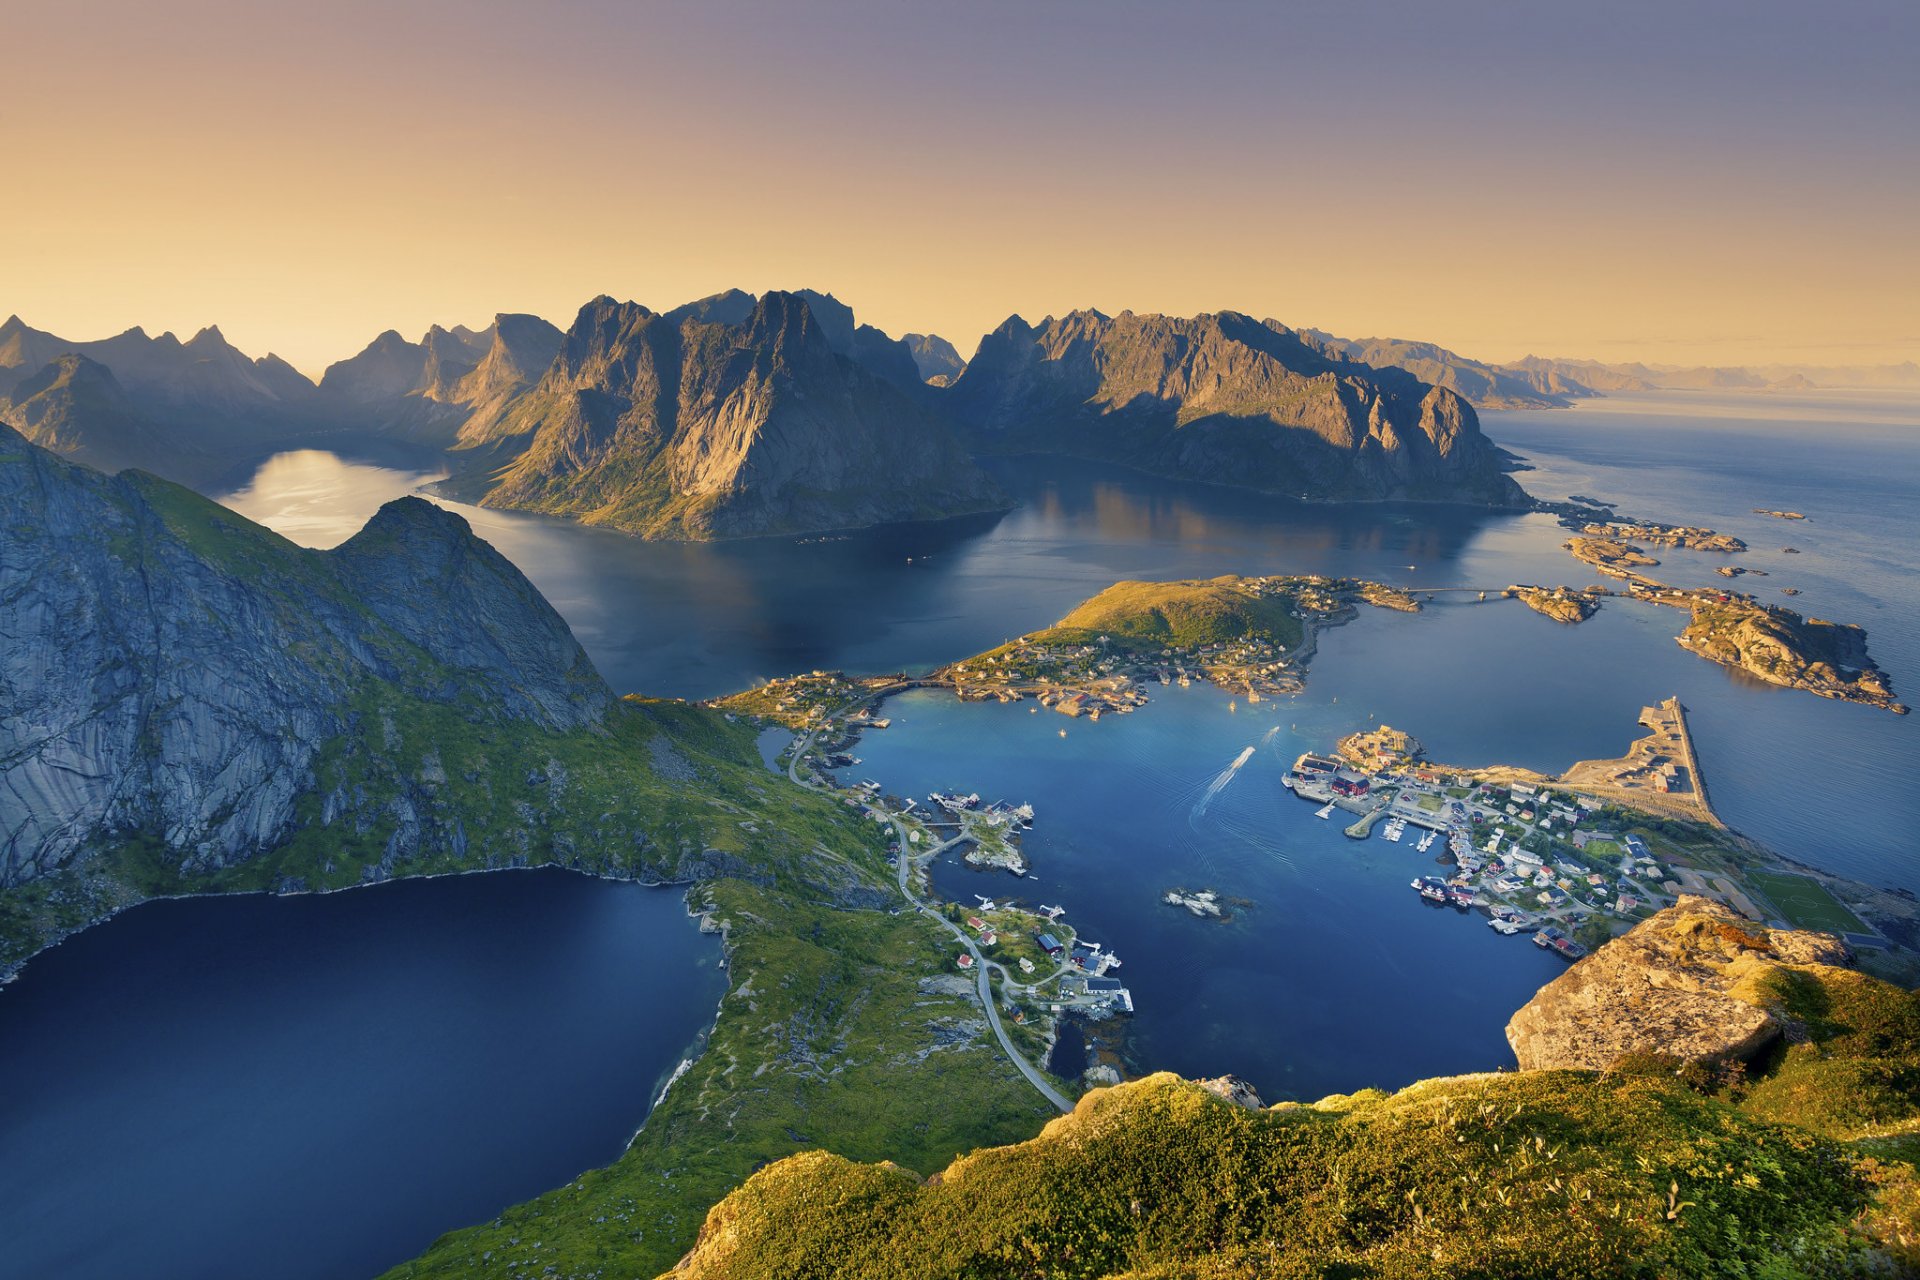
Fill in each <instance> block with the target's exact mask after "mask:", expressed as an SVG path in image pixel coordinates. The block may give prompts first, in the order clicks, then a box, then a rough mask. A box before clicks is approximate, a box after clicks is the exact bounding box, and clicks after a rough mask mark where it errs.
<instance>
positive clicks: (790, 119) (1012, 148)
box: [0, 0, 1920, 372]
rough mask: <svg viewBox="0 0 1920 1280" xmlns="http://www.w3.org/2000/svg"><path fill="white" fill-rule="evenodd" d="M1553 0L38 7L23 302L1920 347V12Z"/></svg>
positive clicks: (265, 337)
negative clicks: (807, 302) (823, 308)
mask: <svg viewBox="0 0 1920 1280" xmlns="http://www.w3.org/2000/svg"><path fill="white" fill-rule="evenodd" d="M1539 8H1542V9H1547V10H1557V9H1565V10H1566V12H1537V11H1535V10H1534V9H1530V8H1529V7H1527V6H1521V5H1511V4H1496V3H1491V2H1488V3H1483V4H1475V3H1460V4H1457V5H1446V6H1433V5H1425V4H1421V5H1411V4H1410V5H1405V6H1398V7H1396V6H1393V5H1385V4H1376V5H1368V4H1358V3H1356V4H1351V5H1322V4H1293V5H1240V4H1232V3H1221V4H1214V5H1205V6H1179V7H1173V6H1160V7H1155V6H1138V7H1136V6H1132V5H1129V4H1126V3H1123V2H1120V0H1115V2H1113V3H1107V4H1100V5H1086V6H1081V5H1074V4H1056V5H1047V6H1029V5H1012V4H1009V5H1005V6H1001V5H996V4H989V5H985V6H982V7H980V8H977V9H970V10H968V11H967V12H966V16H964V17H963V16H962V11H961V10H960V9H959V8H958V7H955V6H924V7H922V6H916V5H906V4H884V5H882V4H878V3H875V4H871V5H868V4H840V5H830V6H829V5H817V6H802V5H799V4H787V5H779V6H766V7H762V6H755V5H748V4H718V3H704V4H686V5H681V4H657V5H643V4H634V3H618V2H616V0H569V2H567V3H557V4H551V5H541V6H534V5H509V4H503V3H492V2H489V0H464V2H461V3H454V2H453V0H435V2H425V0H417V2H406V0H396V2H394V3H386V4H375V3H366V2H362V0H354V2H352V3H333V4H326V5H321V4H317V3H312V4H278V5H276V4H265V3H238V2H237V0H171V2H170V3H168V4H165V5H154V4H150V3H146V2H144V0H142V2H140V3H135V2H133V0H111V2H109V0H68V2H66V3H62V4H59V5H54V4H50V3H41V4H26V3H16V4H10V5H6V6H4V7H0V43H3V44H4V47H6V48H7V49H8V50H9V51H10V56H9V66H10V82H9V84H8V85H7V87H6V89H5V98H4V103H3V104H0V138H3V139H4V142H5V146H4V151H3V154H4V155H5V156H6V159H7V173H8V181H7V183H6V184H5V191H4V194H0V315H4V314H5V313H6V312H8V311H14V312H18V313H19V314H20V315H21V316H22V317H23V318H24V319H26V320H27V321H28V322H30V323H32V324H35V325H37V326H39V327H41V328H46V329H51V330H53V331H55V332H58V333H61V334H63V335H65V336H68V337H74V338H91V337H99V336H104V335H105V334H107V333H110V332H115V331H118V330H119V329H122V328H125V327H127V326H129V325H132V324H141V325H144V326H145V327H146V328H147V329H148V330H149V331H151V332H158V331H160V330H162V329H168V328H171V329H174V330H176V331H179V332H181V333H182V335H183V336H184V335H185V334H187V333H190V332H191V331H193V330H194V329H197V328H198V327H200V326H201V325H204V324H209V323H218V324H219V325H220V326H221V327H222V329H223V330H224V331H225V333H226V334H227V336H228V337H229V338H230V339H232V340H233V341H234V342H235V343H237V344H238V345H240V346H241V347H242V348H244V349H246V350H248V351H250V352H253V353H255V354H259V353H263V352H265V351H268V350H272V351H276V352H279V353H280V354H282V355H284V356H286V357H287V358H289V359H291V360H293V361H294V363H296V364H298V365H300V366H301V367H302V368H305V369H307V370H309V371H314V372H317V371H318V370H319V368H321V367H322V366H324V365H325V364H326V363H327V362H329V361H331V360H334V359H338V358H341V357H342V356H345V355H348V354H351V353H352V352H353V351H355V350H357V349H358V348H359V347H360V346H362V345H364V344H365V342H366V341H367V340H368V339H369V338H371V337H372V336H373V334H374V333H376V332H378V331H379V330H381V329H384V328H388V327H395V328H398V329H400V330H401V331H402V332H403V333H406V334H408V335H409V336H417V334H418V333H419V332H420V331H421V330H423V329H425V327H426V326H427V325H428V324H429V323H432V322H436V321H438V322H441V323H446V324H452V323H455V322H464V323H468V324H481V323H484V322H485V321H486V320H487V319H488V318H489V317H490V316H491V315H492V313H494V312H495V311H501V310H518V311H533V312H536V313H539V314H541V315H545V316H547V317H548V318H550V319H553V320H555V321H556V322H559V323H562V324H565V323H566V322H567V321H568V320H570V319H571V318H572V315H573V313H574V311H575V310H576V309H577V308H578V306H579V305H580V304H581V303H582V302H584V301H585V300H586V299H587V298H589V297H590V296H592V295H594V294H597V293H602V292H606V293H612V294H615V295H617V296H621V297H631V298H635V299H638V300H640V301H642V302H645V303H648V304H649V305H652V306H656V307H666V306H671V305H673V304H675V303H678V302H681V301H684V300H686V299H688V298H691V297H695V296H698V295H701V294H705V293H710V292H714V291H716V290H719V289H722V288H726V287H731V286H738V287H742V288H747V289H751V290H755V291H758V290H762V289H766V288H770V287H799V286H809V287H813V288H819V289H824V290H830V291H832V292H834V293H835V294H837V295H838V296H840V297H841V298H843V299H845V300H847V301H848V302H850V303H852V304H853V305H854V306H855V307H856V308H857V310H858V311H859V313H860V315H861V318H862V319H864V320H867V321H869V322H871V323H874V324H878V325H880V326H881V327H883V328H886V329H888V330H889V331H891V332H894V333H896V334H897V333H900V332H904V331H907V330H916V329H917V330H933V331H936V332H940V333H943V334H945V335H946V336H948V337H949V338H951V339H953V340H954V342H955V343H956V345H958V346H960V347H961V349H962V351H963V353H970V351H971V349H972V346H973V343H974V341H975V340H977V338H978V336H979V334H980V333H981V332H983V331H984V330H986V329H989V328H991V327H993V326H995V325H997V324H998V323H999V322H1000V321H1001V320H1003V319H1004V318H1005V317H1006V316H1007V315H1008V314H1009V313H1010V312H1014V311H1018V312H1020V313H1022V314H1024V315H1026V316H1028V317H1029V318H1033V319H1037V318H1039V317H1040V316H1042V315H1045V314H1048V313H1058V312H1061V311H1065V310H1069V309H1071V308H1073V307H1076V306H1096V307H1099V308H1101V309H1103V310H1109V311H1117V310H1121V309H1124V308H1129V307H1130V308H1132V309H1134V310H1137V311H1168V312H1176V313H1192V312H1195V311H1200V310H1215V309H1221V308H1232V309H1236V310H1242V311H1247V312H1250V313H1253V314H1255V315H1260V316H1267V315H1271V316H1275V317H1278V318H1279V319H1281V320H1284V321H1286V322H1288V323H1290V324H1295V325H1314V326H1319V327H1323V328H1327V329H1331V330H1333V331H1335V332H1339V333H1342V334H1346V335H1349V336H1362V335H1372V334H1382V335H1392V336H1400V337H1417V338H1425V339H1431V340H1434V341H1439V342H1442V343H1445V344H1446V345H1449V346H1452V347H1454V348H1456V349H1458V350H1461V351H1463V352H1465V353H1467V354H1469V355H1475V356H1480V357H1483V358H1488V359H1509V358H1513V357H1517V356H1519V355H1521V354H1524V353H1526V352H1529V351H1534V352H1541V353H1551V354H1556V355H1571V356H1596V357H1600V358H1604V359H1645V360H1650V361H1668V362H1694V361H1715V362H1723V363H1731V362H1760V361H1766V360H1775V359H1779V360H1798V361H1809V362H1830V363H1850V362H1868V361H1874V362H1877V361H1883V360H1902V359H1914V358H1920V234H1917V232H1916V229H1920V90H1917V89H1916V88H1915V84H1916V82H1920V78H1917V77H1914V76H1913V75H1912V74H1911V68H1910V66H1908V65H1907V61H1906V60H1907V59H1908V58H1910V57H1911V54H1912V51H1913V50H1914V49H1915V48H1920V39H1916V37H1920V20H1917V19H1916V17H1915V9H1916V7H1915V6H1911V5H1896V4H1871V3H1863V4H1857V5H1844V4H1843V5H1839V6H1837V7H1836V6H1825V7H1822V8H1821V10H1820V11H1819V13H1817V14H1816V13H1814V12H1813V11H1812V10H1811V9H1808V10H1807V12H1806V13H1802V12H1801V11H1800V9H1801V7H1797V6H1788V5H1781V6H1779V7H1778V9H1775V8H1774V7H1772V6H1770V5H1767V4H1758V3H1756V4H1744V5H1738V6H1725V5H1722V6H1686V5H1681V6H1677V7H1676V6H1674V5H1663V6H1649V7H1647V8H1646V9H1644V10H1638V9H1636V8H1635V6H1634V5H1631V4H1622V5H1614V6H1593V7H1592V8H1600V9H1604V10H1605V12H1602V13H1597V14H1589V13H1575V12H1574V8H1575V7H1574V6H1542V7H1539ZM1580 8H1581V9H1583V10H1584V9H1586V8H1589V6H1581V7H1580ZM1443 10H1444V12H1441V11H1443Z"/></svg>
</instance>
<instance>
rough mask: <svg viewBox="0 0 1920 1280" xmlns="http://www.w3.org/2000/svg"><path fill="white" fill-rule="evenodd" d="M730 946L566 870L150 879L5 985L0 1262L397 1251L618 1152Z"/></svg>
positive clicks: (338, 1264) (175, 1263) (150, 1271)
mask: <svg viewBox="0 0 1920 1280" xmlns="http://www.w3.org/2000/svg"><path fill="white" fill-rule="evenodd" d="M720 955H721V951H720V946H719V942H718V940H717V939H715V938H712V937H708V936H703V935H702V934H701V933H700V932H699V931H698V929H697V928H696V927H695V926H694V923H693V921H692V920H690V919H689V918H688V916H687V913H686V905H685V900H684V896H683V894H682V893H680V892H678V891H673V890H666V889H648V888H644V887H642V886H639V885H633V884H614V883H609V882H604V881H595V880H589V879H586V878H585V877H581V876H577V875H572V874H569V873H566V872H560V871H515V872H494V873H489V874H486V875H475V876H457V877H451V878H446V879H440V880H431V881H403V882H398V883H393V884H386V885H380V886H376V887H373V888H368V889H355V890H351V891H348V892H344V893H336V894H327V895H315V896H309V897H293V898H270V897H263V896H247V897H229V898H198V899H183V900H175V901H166V902H154V903H148V904H146V905H143V906H139V907H135V908H133V909H132V910H130V911H127V912H125V913H124V914H122V915H121V916H119V917H118V918H116V919H115V920H113V921H112V922H111V923H109V924H107V925H103V926H101V927H98V928H94V929H90V930H88V931H86V932H84V933H81V934H79V935H77V936H76V937H74V938H71V939H69V940H68V941H66V942H65V943H62V944H61V945H60V946H58V947H56V948H54V949H53V950H51V951H49V952H47V953H45V954H44V955H41V956H39V957H38V958H36V959H35V960H34V961H33V962H32V963H31V964H29V965H28V966H27V968H26V969H25V970H24V972H23V973H22V974H21V976H20V978H19V979H18V981H16V982H15V983H14V984H12V985H11V986H9V987H7V988H6V989H5V991H4V993H0V1241H3V1242H4V1243H3V1244H0V1276H5V1277H10V1278H11V1277H18V1278H19V1280H48V1278H49V1277H55V1276H58V1277H60V1278H61V1280H92V1278H95V1277H98V1278H100V1280H108V1278H112V1280H121V1278H123V1277H128V1276H139V1277H142V1280H171V1278H174V1277H177V1278H178V1280H225V1278H226V1277H232V1280H257V1278H258V1277H262V1276H272V1277H275V1280H304V1278H308V1277H310V1278H311V1280H339V1278H340V1277H352V1276H370V1275H373V1274H375V1273H377V1272H379V1271H382V1270H384V1269H386V1268H387V1267H390V1266H394V1265H396V1264H398V1263H400V1262H403V1261H405V1260H406V1259H408V1258H410V1257H412V1256H414V1255H415V1254H417V1253H419V1252H420V1251H421V1250H423V1249H424V1248H425V1247H426V1246H427V1245H428V1244H430V1243H431V1242H432V1241H433V1240H434V1239H435V1238H436V1237H437V1236H439V1235H440V1234H442V1233H443V1232H446V1231H450V1230H453V1229H455V1228H457V1227H463V1226H468V1225H471V1224H472V1223H475V1222H480V1221H483V1220H485V1219H487V1218H490V1217H492V1216H493V1215H494V1214H495V1213H497V1212H499V1211H500V1210H501V1209H503V1208H505V1207H506V1206H508V1205H511V1204H515V1203H517V1202H519V1201H522V1200H526V1199H528V1198H530V1197H532V1196H534V1195H537V1194H539V1193H540V1192H542V1191H545V1190H548V1189H550V1188H552V1187H555V1186H558V1185H560V1184H561V1183H563V1182H566V1181H568V1180H569V1179H571V1178H573V1177H574V1176H575V1175H577V1174H579V1173H581V1172H582V1171H584V1170H586V1169H590V1168H593V1167H595V1166H597V1165H603V1164H607V1163H609V1162H610V1161H612V1160H613V1159H615V1158H616V1157H618V1156H619V1154H620V1153H621V1151H622V1150H623V1149H624V1148H625V1146H626V1143H627V1141H628V1139H629V1138H630V1137H631V1136H632V1134H633V1132H634V1131H635V1130H636V1129H637V1128H638V1127H639V1126H640V1124H641V1122H642V1121H643V1120H645V1119H646V1115H647V1112H648V1110H649V1109H650V1103H651V1100H652V1099H653V1098H654V1097H656V1096H657V1095H658V1093H659V1091H660V1089H661V1087H662V1085H663V1084H664V1083H665V1081H666V1079H667V1077H668V1076H669V1074H670V1073H671V1072H672V1071H673V1069H674V1067H675V1066H676V1065H677V1064H678V1063H679V1062H680V1060H681V1058H682V1056H683V1055H685V1054H688V1053H691V1052H693V1051H694V1048H695V1046H696V1043H697V1041H698V1039H699V1037H700V1036H701V1035H702V1032H703V1029H704V1028H705V1027H706V1026H707V1025H708V1024H710V1023H711V1021H712V1019H713V1016H714V1011H715V1009H716V1007H717V1006H718V1004H719V1001H720V997H721V995H722V994H723V993H724V991H725V989H726V984H725V971H724V970H722V969H721V968H719V967H718V964H717V962H718V961H719V959H720ZM669 977H670V980H667V979H668V978H669Z"/></svg>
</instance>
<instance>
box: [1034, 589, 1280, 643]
mask: <svg viewBox="0 0 1920 1280" xmlns="http://www.w3.org/2000/svg"><path fill="white" fill-rule="evenodd" d="M1098 635H1106V636H1110V637H1112V638H1114V639H1116V640H1120V641H1123V642H1131V643H1133V644H1135V645H1139V644H1148V645H1157V646H1160V647H1162V648H1176V649H1179V648H1197V647H1199V646H1201V645H1207V644H1218V643H1221V642H1223V641H1229V640H1239V639H1258V640H1268V641H1271V642H1272V643H1274V644H1278V645H1285V646H1286V647H1287V648H1288V649H1292V648H1293V647H1294V646H1296V645H1298V644H1299V643H1300V639H1301V635H1302V629H1301V625H1300V620H1299V619H1298V618H1296V617H1294V616H1293V599H1292V597H1291V595H1287V594H1278V595H1268V596H1262V595H1257V594H1255V593H1254V592H1253V591H1252V590H1250V589H1249V588H1248V586H1247V585H1246V584H1245V582H1244V580H1243V579H1240V578H1236V577H1232V576H1226V577H1219V578H1213V579H1209V580H1207V581H1190V582H1132V581H1128V582H1117V583H1115V584H1114V585H1113V586H1111V587H1108V588H1107V589H1106V590H1105V591H1102V592H1101V593H1100V594H1099V595H1096V596H1094V597H1093V598H1092V599H1090V600H1087V601H1085V602H1084V603H1082V604H1081V605H1079V606H1078V607H1077V608H1075V609H1074V610H1073V611H1072V612H1071V613H1069V614H1068V615H1067V616H1066V617H1064V618H1062V619H1061V620H1060V621H1059V622H1058V623H1056V624H1055V625H1054V626H1053V627H1051V628H1049V629H1048V630H1046V631H1042V632H1039V633H1036V634H1035V635H1034V636H1031V637H1029V639H1032V640H1036V641H1040V642H1071V641H1076V640H1082V639H1090V638H1092V637H1094V636H1098Z"/></svg>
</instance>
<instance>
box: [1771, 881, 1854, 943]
mask: <svg viewBox="0 0 1920 1280" xmlns="http://www.w3.org/2000/svg"><path fill="white" fill-rule="evenodd" d="M1747 880H1748V882H1749V883H1750V884H1752V885H1753V887H1754V888H1756V889H1758V890H1759V891H1760V892H1761V893H1762V894H1764V895H1765V896H1766V899H1767V901H1769V902H1771V903H1772V904H1773V905H1774V906H1775V907H1776V908H1778V909H1779V911H1780V914H1781V915H1782V916H1783V917H1785V919H1786V920H1787V922H1788V923H1790V924H1792V925H1794V926H1795V927H1796V928H1801V929H1824V930H1827V931H1828V932H1831V933H1865V932H1866V931H1867V927H1866V926H1865V925H1863V924H1861V923H1860V918H1859V917H1858V916H1856V915H1854V914H1853V912H1851V911H1849V910H1847V908H1846V906H1845V904H1843V903H1842V902H1841V901H1840V900H1839V899H1838V898H1836V897H1834V896H1833V893H1832V891H1831V890H1829V889H1828V888H1827V886H1825V885H1823V884H1821V883H1820V882H1819V881H1818V880H1815V879H1814V878H1813V877H1812V876H1798V875H1792V874H1789V873H1787V872H1783V871H1760V870H1753V871H1749V872H1747Z"/></svg>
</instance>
